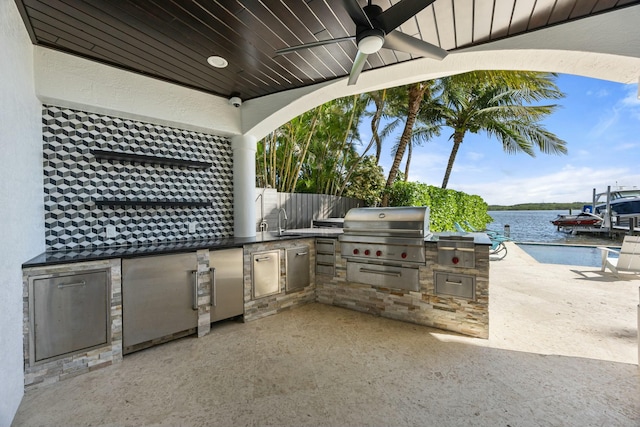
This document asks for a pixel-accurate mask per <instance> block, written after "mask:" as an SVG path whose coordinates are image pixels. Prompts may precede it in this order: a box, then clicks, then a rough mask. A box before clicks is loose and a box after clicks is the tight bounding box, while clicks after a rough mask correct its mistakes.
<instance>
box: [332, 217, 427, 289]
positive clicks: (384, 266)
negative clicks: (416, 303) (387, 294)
mask: <svg viewBox="0 0 640 427" xmlns="http://www.w3.org/2000/svg"><path fill="white" fill-rule="evenodd" d="M343 229H344V234H343V235H342V236H340V245H341V252H342V257H343V258H345V259H347V280H349V281H352V282H358V283H366V284H370V285H374V286H383V287H389V288H397V289H406V290H414V291H417V290H418V289H419V287H420V284H419V280H418V268H419V265H420V264H422V265H424V264H425V262H426V257H425V249H424V240H425V238H426V237H428V236H429V235H430V233H429V208H428V207H395V208H356V209H351V210H350V211H349V212H347V215H345V217H344V227H343Z"/></svg>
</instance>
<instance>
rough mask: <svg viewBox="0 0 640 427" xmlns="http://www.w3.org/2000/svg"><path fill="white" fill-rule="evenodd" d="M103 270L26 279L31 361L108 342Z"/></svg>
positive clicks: (70, 352)
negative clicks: (27, 280) (27, 284)
mask: <svg viewBox="0 0 640 427" xmlns="http://www.w3.org/2000/svg"><path fill="white" fill-rule="evenodd" d="M108 277H109V275H108V273H107V271H106V270H100V271H87V272H84V273H80V274H58V275H50V276H36V277H32V278H30V279H29V285H30V290H29V298H30V301H29V302H30V317H31V319H30V320H31V325H32V329H31V330H32V335H31V337H30V340H31V346H30V350H31V351H30V353H31V354H30V356H31V357H30V360H31V363H32V364H33V363H35V362H39V361H42V360H46V359H50V358H53V357H56V356H61V355H64V354H72V353H77V352H79V351H80V350H86V349H90V348H94V347H98V346H101V345H106V344H108V343H109V342H110V335H111V334H110V331H111V325H110V320H109V318H110V316H109V313H110V308H109V305H110V298H109V293H110V286H109V279H108Z"/></svg>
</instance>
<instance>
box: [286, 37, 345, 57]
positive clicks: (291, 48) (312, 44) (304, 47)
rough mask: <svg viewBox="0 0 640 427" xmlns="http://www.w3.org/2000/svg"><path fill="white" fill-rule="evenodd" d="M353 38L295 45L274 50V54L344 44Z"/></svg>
mask: <svg viewBox="0 0 640 427" xmlns="http://www.w3.org/2000/svg"><path fill="white" fill-rule="evenodd" d="M355 38H356V37H355V36H349V37H339V38H337V39H329V40H320V41H317V42H311V43H305V44H299V45H296V46H289V47H285V48H283V49H278V50H276V54H277V55H284V54H286V53H291V52H295V51H298V50H302V49H308V48H310V47H316V46H323V45H325V44H332V43H340V42H345V41H351V40H355Z"/></svg>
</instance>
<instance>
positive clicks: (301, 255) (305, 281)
mask: <svg viewBox="0 0 640 427" xmlns="http://www.w3.org/2000/svg"><path fill="white" fill-rule="evenodd" d="M310 283H311V281H310V279H309V247H308V246H300V247H297V248H291V249H287V285H286V289H287V291H296V290H299V289H302V288H304V287H306V286H309V284H310Z"/></svg>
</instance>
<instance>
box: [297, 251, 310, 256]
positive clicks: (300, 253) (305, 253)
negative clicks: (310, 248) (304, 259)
mask: <svg viewBox="0 0 640 427" xmlns="http://www.w3.org/2000/svg"><path fill="white" fill-rule="evenodd" d="M308 253H309V252H296V256H304V255H307V254H308Z"/></svg>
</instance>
